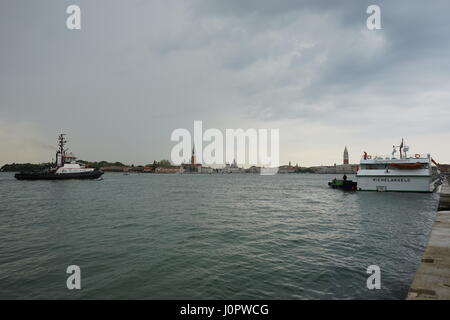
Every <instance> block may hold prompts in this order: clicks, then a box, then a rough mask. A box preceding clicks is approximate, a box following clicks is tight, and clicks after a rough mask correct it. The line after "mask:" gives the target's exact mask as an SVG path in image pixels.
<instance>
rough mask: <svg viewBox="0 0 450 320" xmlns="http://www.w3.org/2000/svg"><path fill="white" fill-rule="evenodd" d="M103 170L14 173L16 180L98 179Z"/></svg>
mask: <svg viewBox="0 0 450 320" xmlns="http://www.w3.org/2000/svg"><path fill="white" fill-rule="evenodd" d="M102 174H103V171H101V170H94V171H89V172H76V173H62V174H55V173H54V172H21V173H16V174H15V176H14V177H15V178H16V179H17V180H68V179H98V178H100V177H101V176H102Z"/></svg>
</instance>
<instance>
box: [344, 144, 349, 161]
mask: <svg viewBox="0 0 450 320" xmlns="http://www.w3.org/2000/svg"><path fill="white" fill-rule="evenodd" d="M344 164H348V150H347V146H345V149H344Z"/></svg>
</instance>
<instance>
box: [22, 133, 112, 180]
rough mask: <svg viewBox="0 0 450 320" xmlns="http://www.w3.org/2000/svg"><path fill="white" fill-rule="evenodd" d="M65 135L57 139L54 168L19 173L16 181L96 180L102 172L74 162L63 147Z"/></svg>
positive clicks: (72, 156) (74, 159)
mask: <svg viewBox="0 0 450 320" xmlns="http://www.w3.org/2000/svg"><path fill="white" fill-rule="evenodd" d="M66 143H67V140H66V138H65V134H60V135H59V137H58V150H57V151H56V163H55V166H54V167H52V168H50V169H48V170H43V171H37V172H36V171H31V172H20V173H16V175H15V176H14V177H15V178H16V179H18V180H65V179H98V178H100V177H101V176H102V174H103V171H101V170H98V169H95V168H86V167H85V166H84V165H80V164H79V163H77V162H76V159H77V158H76V157H75V156H74V155H73V154H72V153H69V154H67V149H66V148H65V145H66Z"/></svg>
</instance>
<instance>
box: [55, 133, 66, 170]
mask: <svg viewBox="0 0 450 320" xmlns="http://www.w3.org/2000/svg"><path fill="white" fill-rule="evenodd" d="M65 135H66V134H65V133H61V134H60V135H59V137H58V151H57V152H56V166H57V167H62V166H64V162H65V159H64V158H65V155H66V151H67V149H65V148H64V147H65V146H66V143H67V140H66V138H65Z"/></svg>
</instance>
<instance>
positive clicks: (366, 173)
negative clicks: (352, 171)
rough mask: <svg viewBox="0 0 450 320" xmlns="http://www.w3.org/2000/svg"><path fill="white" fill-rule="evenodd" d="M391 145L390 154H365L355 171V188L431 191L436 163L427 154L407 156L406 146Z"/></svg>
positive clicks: (435, 175)
mask: <svg viewBox="0 0 450 320" xmlns="http://www.w3.org/2000/svg"><path fill="white" fill-rule="evenodd" d="M398 148H399V152H397V147H396V146H394V148H393V149H394V150H393V151H392V155H391V156H389V157H386V156H374V157H372V156H370V155H368V154H367V153H366V152H365V153H364V155H363V157H362V159H361V162H360V166H359V170H358V173H357V174H356V177H357V182H358V190H361V191H397V192H433V191H434V190H435V189H436V186H437V182H438V181H439V171H438V168H437V167H436V166H435V164H436V162H435V161H434V160H433V159H432V158H431V156H430V155H429V154H426V155H422V154H415V155H414V156H408V154H407V152H408V151H409V147H407V146H405V145H404V141H403V139H402V143H401V145H400V146H398Z"/></svg>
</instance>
